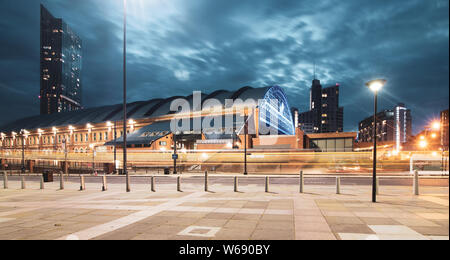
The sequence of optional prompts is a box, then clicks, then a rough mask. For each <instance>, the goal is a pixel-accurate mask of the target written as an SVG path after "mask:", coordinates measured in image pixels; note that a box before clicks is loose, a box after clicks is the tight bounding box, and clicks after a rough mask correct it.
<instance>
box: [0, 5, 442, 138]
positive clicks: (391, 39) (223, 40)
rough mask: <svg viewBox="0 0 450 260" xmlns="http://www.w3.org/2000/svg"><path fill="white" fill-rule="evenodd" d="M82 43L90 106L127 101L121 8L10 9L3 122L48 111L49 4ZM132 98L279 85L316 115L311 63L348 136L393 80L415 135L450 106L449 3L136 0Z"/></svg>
mask: <svg viewBox="0 0 450 260" xmlns="http://www.w3.org/2000/svg"><path fill="white" fill-rule="evenodd" d="M40 3H43V4H44V5H45V6H46V7H47V8H48V9H49V11H50V12H51V13H52V14H53V15H54V16H56V17H60V18H63V19H64V20H65V21H66V22H67V23H68V24H69V26H71V27H72V29H74V31H75V32H77V33H78V35H79V36H80V37H81V38H82V40H83V70H82V84H83V90H82V91H83V105H84V106H85V107H95V106H101V105H106V104H116V103H121V102H122V35H123V26H122V24H123V20H122V19H123V13H122V11H123V8H122V1H121V0H76V1H74V0H46V1H45V0H43V1H36V0H0V17H1V19H0V35H1V41H0V108H1V110H0V125H2V124H4V123H6V122H8V121H12V120H15V119H18V118H21V117H25V116H30V115H36V114H39V99H38V95H39V14H40V10H39V4H40ZM128 5H129V16H128V36H127V37H128V74H127V75H128V95H129V101H130V102H131V101H138V100H148V99H153V98H161V97H169V96H173V95H189V94H192V91H193V90H201V91H203V92H206V93H211V92H213V91H214V90H218V89H227V90H237V89H239V88H241V87H243V86H247V85H250V86H253V87H263V86H268V85H279V86H281V87H283V88H284V90H285V91H286V92H287V94H288V97H289V102H290V105H291V106H295V107H298V108H299V109H300V111H306V110H308V108H309V104H308V102H309V87H310V86H311V81H312V79H313V67H314V66H313V64H314V61H315V62H316V64H317V78H318V79H320V80H321V81H322V83H323V85H324V86H328V85H335V84H336V83H340V84H341V99H340V101H341V105H342V106H344V107H345V112H344V116H345V123H344V126H345V130H346V131H356V130H357V127H358V125H357V124H358V122H359V121H360V120H362V119H364V118H365V117H367V116H370V115H371V114H372V112H373V95H372V93H371V92H370V91H369V90H368V89H366V88H365V87H364V83H365V82H366V81H368V80H371V79H375V78H379V77H381V78H386V79H387V80H388V85H386V87H385V88H384V89H383V91H382V93H381V94H380V97H379V102H380V104H379V107H380V108H381V109H387V108H392V107H393V106H394V105H395V104H396V103H398V102H403V103H405V104H406V106H407V107H408V108H410V109H411V110H412V116H413V125H414V132H417V131H419V130H420V129H421V128H422V127H423V126H424V125H425V124H426V123H427V122H429V121H430V120H432V119H433V118H438V117H439V112H440V111H441V110H443V109H447V108H448V106H449V105H448V100H449V15H448V11H449V6H448V5H449V2H448V0H404V1H403V0H402V1H400V0H396V1H392V0H386V1H382V0H376V1H373V0H372V1H366V0H343V1H334V0H333V1H331V0H330V1H319V0H312V1H309V0H301V1H299V0H285V1H283V0H252V1H251V0H247V1H243V0H128Z"/></svg>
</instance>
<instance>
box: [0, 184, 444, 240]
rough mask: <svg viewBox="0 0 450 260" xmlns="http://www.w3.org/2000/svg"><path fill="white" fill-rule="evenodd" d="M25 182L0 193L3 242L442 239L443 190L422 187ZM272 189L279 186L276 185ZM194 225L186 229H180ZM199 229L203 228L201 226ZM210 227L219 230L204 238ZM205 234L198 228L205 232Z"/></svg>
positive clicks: (1, 237)
mask: <svg viewBox="0 0 450 260" xmlns="http://www.w3.org/2000/svg"><path fill="white" fill-rule="evenodd" d="M58 184H59V183H53V184H49V185H46V190H39V186H38V183H30V185H29V186H28V187H31V188H29V189H26V190H21V189H20V183H19V182H14V181H10V187H12V188H11V189H8V190H3V189H2V190H0V239H6V240H14V239H20V240H22V239H23V240H25V239H41V240H53V239H78V238H80V236H81V239H84V238H86V237H87V238H88V239H94V240H101V239H111V240H115V239H119V240H161V239H169V240H179V239H181V240H198V239H200V240H209V239H213V240H290V239H296V240H335V239H344V240H354V239H360V240H362V239H374V240H384V239H386V240H398V239H406V240H422V239H427V240H442V239H443V240H448V236H449V222H448V219H449V208H448V200H449V198H448V187H423V188H421V192H422V194H423V195H420V196H413V195H411V188H410V187H400V186H384V187H383V193H382V194H380V195H379V196H378V201H379V202H378V203H376V204H373V203H371V202H370V188H369V187H364V186H345V187H344V188H345V192H344V194H340V195H336V194H335V191H334V189H333V187H331V186H321V185H308V186H307V187H306V188H307V190H308V192H309V193H305V194H299V193H298V191H297V187H293V186H292V185H290V186H289V185H287V186H283V185H281V184H280V185H272V186H271V190H272V189H273V190H274V191H275V190H276V192H277V193H264V192H263V189H264V188H263V186H261V185H245V184H242V183H241V184H240V185H242V187H240V188H241V192H239V193H234V192H232V189H230V186H226V185H222V184H215V185H212V186H211V187H210V190H217V191H215V192H203V191H202V187H201V185H183V190H184V191H185V192H176V191H175V190H174V185H169V184H167V185H165V184H159V183H157V185H158V187H157V192H156V193H151V192H149V190H148V187H146V185H138V184H136V185H133V191H132V192H131V193H126V192H124V189H123V185H118V184H110V185H109V187H108V188H109V189H108V191H107V192H100V189H98V187H97V186H98V185H97V184H90V185H89V186H87V187H88V188H89V189H88V190H86V191H82V192H80V191H78V188H79V187H78V184H77V183H70V182H68V183H66V189H65V190H62V191H61V190H58V186H59V185H58ZM274 186H276V187H274ZM192 227H200V229H198V228H197V229H195V228H194V229H193V230H192V231H191V232H189V233H183V231H185V230H190V229H192ZM201 228H204V229H203V230H202V229H201ZM210 228H212V229H215V230H216V231H217V232H216V233H215V234H213V235H212V236H211V237H205V236H204V235H205V234H203V233H204V232H208V230H209V229H210ZM202 232H203V233H202Z"/></svg>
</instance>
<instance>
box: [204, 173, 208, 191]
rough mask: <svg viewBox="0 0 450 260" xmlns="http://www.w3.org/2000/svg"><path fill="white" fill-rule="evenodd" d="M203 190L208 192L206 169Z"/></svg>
mask: <svg viewBox="0 0 450 260" xmlns="http://www.w3.org/2000/svg"><path fill="white" fill-rule="evenodd" d="M205 192H208V171H205Z"/></svg>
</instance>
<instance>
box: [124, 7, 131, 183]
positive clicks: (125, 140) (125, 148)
mask: <svg viewBox="0 0 450 260" xmlns="http://www.w3.org/2000/svg"><path fill="white" fill-rule="evenodd" d="M123 172H124V174H125V176H126V183H127V184H126V191H127V192H130V176H129V175H128V171H127V0H123Z"/></svg>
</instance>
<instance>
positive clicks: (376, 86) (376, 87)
mask: <svg viewBox="0 0 450 260" xmlns="http://www.w3.org/2000/svg"><path fill="white" fill-rule="evenodd" d="M386 82H387V81H386V80H385V79H377V80H372V81H369V82H367V83H366V86H367V87H369V89H370V90H372V92H373V93H374V112H373V179H372V202H377V105H378V104H377V101H378V91H380V90H381V89H382V88H383V86H384V85H385V84H386Z"/></svg>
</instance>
